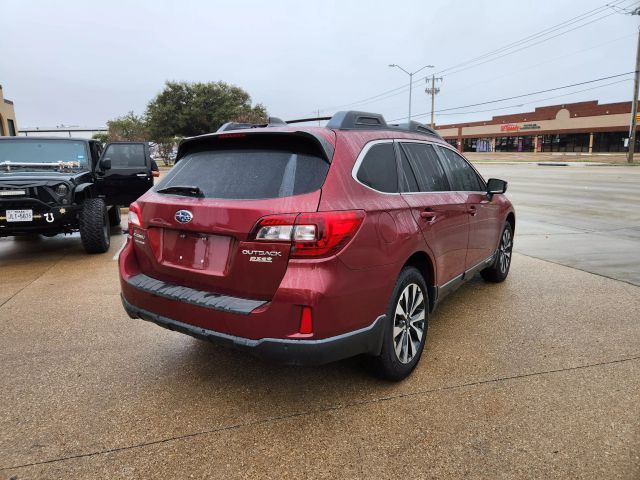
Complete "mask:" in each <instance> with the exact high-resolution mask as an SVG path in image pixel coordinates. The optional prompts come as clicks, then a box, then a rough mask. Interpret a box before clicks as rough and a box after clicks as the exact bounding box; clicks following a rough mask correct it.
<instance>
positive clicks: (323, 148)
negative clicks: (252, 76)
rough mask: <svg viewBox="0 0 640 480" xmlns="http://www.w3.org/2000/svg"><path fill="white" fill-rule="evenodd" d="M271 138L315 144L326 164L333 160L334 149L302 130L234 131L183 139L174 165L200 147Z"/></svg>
mask: <svg viewBox="0 0 640 480" xmlns="http://www.w3.org/2000/svg"><path fill="white" fill-rule="evenodd" d="M268 137H273V138H274V139H275V138H278V137H279V138H285V137H291V138H295V139H297V140H306V141H310V142H311V143H313V144H315V145H316V146H317V147H318V150H319V151H320V152H322V156H323V158H324V160H326V162H327V163H331V160H332V159H333V152H334V147H333V145H332V144H331V142H329V141H328V140H327V139H326V138H324V137H323V136H321V135H317V134H315V133H313V132H309V131H303V130H294V131H282V130H275V131H268V130H266V129H265V130H263V129H259V130H253V129H246V130H239V131H238V130H235V131H232V132H228V133H227V132H224V131H223V132H220V133H208V134H205V135H199V136H197V137H190V138H185V139H184V140H182V141H181V142H180V145H179V146H178V153H177V155H176V163H178V162H179V161H180V159H181V158H182V157H184V156H185V155H186V154H187V153H188V152H189V151H190V150H192V149H194V148H198V147H200V146H206V145H210V146H216V147H218V146H223V145H224V144H234V143H235V144H237V143H241V142H242V139H247V140H252V139H256V140H257V139H263V138H265V139H266V138H268Z"/></svg>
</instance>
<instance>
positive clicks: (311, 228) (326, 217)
mask: <svg viewBox="0 0 640 480" xmlns="http://www.w3.org/2000/svg"><path fill="white" fill-rule="evenodd" d="M364 217H365V213H364V211H363V210H352V211H343V212H317V213H301V214H299V215H298V216H297V217H296V216H294V215H273V216H268V217H263V218H262V219H261V220H260V221H259V222H258V225H256V228H255V229H254V234H253V235H252V238H253V239H254V240H257V241H271V242H273V241H285V242H291V243H292V248H291V256H292V257H295V258H317V257H327V256H330V255H335V254H336V253H338V252H339V251H340V250H341V249H342V248H343V247H344V246H345V245H346V244H347V243H348V242H349V240H351V239H352V238H353V237H354V235H355V234H356V233H357V231H358V229H359V228H360V225H362V221H363V220H364Z"/></svg>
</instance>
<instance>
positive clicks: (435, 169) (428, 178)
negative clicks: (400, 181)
mask: <svg viewBox="0 0 640 480" xmlns="http://www.w3.org/2000/svg"><path fill="white" fill-rule="evenodd" d="M401 150H402V153H403V155H405V156H406V157H407V161H408V163H409V164H410V165H411V166H412V167H413V171H414V172H415V176H416V177H417V180H418V184H419V186H420V190H419V191H421V192H445V191H447V190H450V188H449V183H448V182H447V177H446V175H445V173H444V170H443V169H442V165H441V164H440V160H439V159H438V154H437V153H436V151H435V150H434V148H433V146H432V145H428V144H426V143H401Z"/></svg>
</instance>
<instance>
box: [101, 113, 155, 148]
mask: <svg viewBox="0 0 640 480" xmlns="http://www.w3.org/2000/svg"><path fill="white" fill-rule="evenodd" d="M107 128H108V129H109V133H108V136H109V140H113V141H136V140H149V129H148V127H147V121H146V119H145V118H144V116H138V115H136V114H135V113H133V112H129V113H127V114H126V115H124V116H122V117H118V118H115V119H113V120H109V121H108V122H107Z"/></svg>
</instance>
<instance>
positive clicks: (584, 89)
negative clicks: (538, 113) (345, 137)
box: [391, 78, 631, 121]
mask: <svg viewBox="0 0 640 480" xmlns="http://www.w3.org/2000/svg"><path fill="white" fill-rule="evenodd" d="M630 81H631V79H630V78H625V79H624V80H618V81H617V82H611V83H606V84H604V85H598V86H597V87H591V88H583V89H582V90H576V91H574V92H569V93H563V94H562V95H554V96H553V97H546V98H539V99H537V100H534V101H531V102H524V103H519V104H517V105H509V106H507V107H498V108H489V109H486V110H474V111H467V112H449V113H442V114H440V116H445V115H447V116H448V115H467V114H472V113H485V112H495V111H497V110H508V109H510V108H518V107H524V106H525V105H531V104H532V103H540V102H546V101H547V100H553V99H556V98H562V97H567V96H569V95H575V94H577V93H583V92H589V91H591V90H597V89H598V88H604V87H609V86H611V85H618V84H620V83H625V82H630ZM426 115H428V113H426V114H422V115H416V117H419V116H426ZM391 121H393V120H391Z"/></svg>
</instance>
